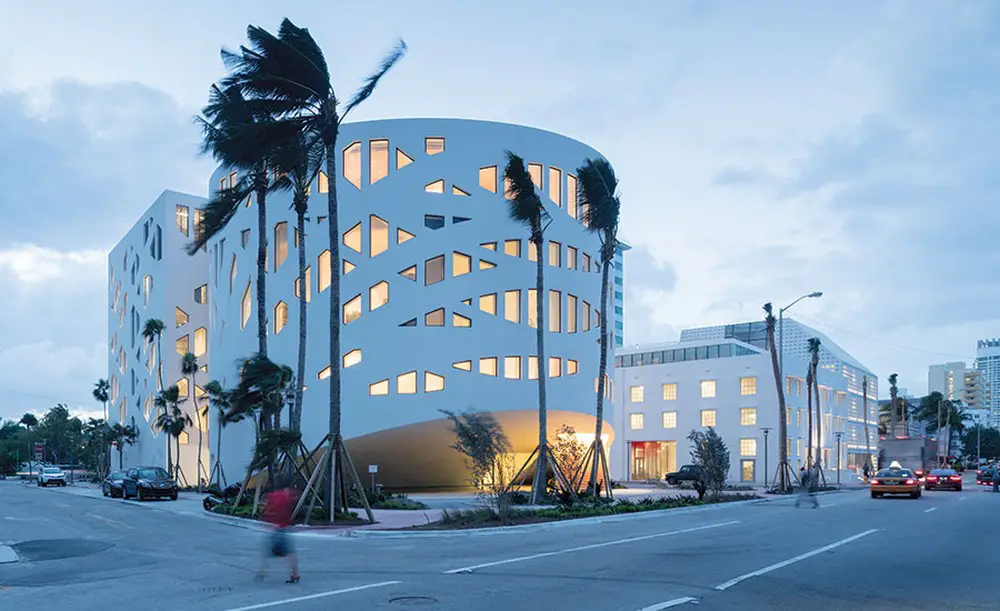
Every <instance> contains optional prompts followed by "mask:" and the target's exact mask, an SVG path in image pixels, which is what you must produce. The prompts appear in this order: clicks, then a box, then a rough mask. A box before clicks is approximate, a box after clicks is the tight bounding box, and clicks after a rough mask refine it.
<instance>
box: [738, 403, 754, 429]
mask: <svg viewBox="0 0 1000 611" xmlns="http://www.w3.org/2000/svg"><path fill="white" fill-rule="evenodd" d="M740 424H741V425H742V426H754V425H755V424H757V408H756V407H744V408H741V409H740Z"/></svg>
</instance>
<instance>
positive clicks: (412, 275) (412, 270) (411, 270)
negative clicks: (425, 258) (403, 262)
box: [399, 265, 417, 282]
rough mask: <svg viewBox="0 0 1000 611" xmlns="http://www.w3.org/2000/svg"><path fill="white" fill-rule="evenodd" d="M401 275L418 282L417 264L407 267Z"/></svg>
mask: <svg viewBox="0 0 1000 611" xmlns="http://www.w3.org/2000/svg"><path fill="white" fill-rule="evenodd" d="M399 275H400V276H402V277H404V278H406V279H408V280H412V281H414V282H416V281H417V266H416V265H411V266H409V267H407V268H406V269H404V270H402V271H401V272H399Z"/></svg>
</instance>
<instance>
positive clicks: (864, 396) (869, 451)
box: [861, 376, 872, 465]
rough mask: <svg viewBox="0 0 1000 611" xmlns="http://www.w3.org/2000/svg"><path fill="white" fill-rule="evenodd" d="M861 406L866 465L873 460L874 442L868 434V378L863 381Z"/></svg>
mask: <svg viewBox="0 0 1000 611" xmlns="http://www.w3.org/2000/svg"><path fill="white" fill-rule="evenodd" d="M861 404H862V406H863V407H862V409H863V410H864V425H865V452H866V454H865V464H866V465H867V464H869V463H870V462H871V459H872V441H871V435H870V434H869V433H868V376H865V377H864V378H863V379H862V381H861Z"/></svg>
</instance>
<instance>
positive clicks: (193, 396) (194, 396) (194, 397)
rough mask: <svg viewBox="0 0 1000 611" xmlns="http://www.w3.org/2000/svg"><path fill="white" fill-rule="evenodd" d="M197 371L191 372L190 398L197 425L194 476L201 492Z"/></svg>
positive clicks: (199, 410) (200, 439)
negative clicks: (196, 460)
mask: <svg viewBox="0 0 1000 611" xmlns="http://www.w3.org/2000/svg"><path fill="white" fill-rule="evenodd" d="M197 371H198V370H197V369H195V371H194V372H191V399H192V400H193V401H194V418H195V420H194V421H195V424H196V425H197V427H198V466H197V467H196V468H195V473H194V478H195V479H196V480H198V494H201V472H202V468H201V444H202V443H203V442H204V441H203V437H202V435H203V434H204V432H203V431H202V430H201V408H199V407H198V392H197V391H196V389H197V386H196V385H195V375H196V374H195V372H197Z"/></svg>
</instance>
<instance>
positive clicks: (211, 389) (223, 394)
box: [205, 380, 229, 488]
mask: <svg viewBox="0 0 1000 611" xmlns="http://www.w3.org/2000/svg"><path fill="white" fill-rule="evenodd" d="M205 394H206V395H207V396H208V402H209V403H210V404H211V405H212V407H214V408H215V414H216V419H215V420H216V423H217V424H218V426H217V427H216V432H215V439H216V441H215V462H214V463H213V465H212V472H211V473H210V474H209V482H208V483H209V485H211V484H212V482H213V481H214V479H215V473H216V471H218V474H219V476H218V477H219V487H220V488H222V487H224V486H225V485H226V476H225V475H224V474H223V472H222V422H223V416H225V414H226V410H228V409H229V391H227V390H225V389H224V388H222V384H220V383H219V382H218V381H217V380H212V381H211V382H209V383H208V384H206V385H205Z"/></svg>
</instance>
